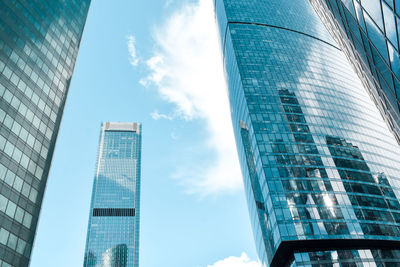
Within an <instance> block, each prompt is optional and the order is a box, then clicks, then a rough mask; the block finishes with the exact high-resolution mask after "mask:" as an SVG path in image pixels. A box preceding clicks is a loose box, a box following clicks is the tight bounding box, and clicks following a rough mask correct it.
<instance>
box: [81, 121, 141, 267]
mask: <svg viewBox="0 0 400 267" xmlns="http://www.w3.org/2000/svg"><path fill="white" fill-rule="evenodd" d="M109 125H111V126H109ZM129 125H136V126H135V127H132V129H136V130H126V128H129V127H127V126H129ZM121 129H124V130H121ZM140 153H141V128H140V126H139V124H137V123H135V124H132V123H105V124H103V126H102V130H101V136H100V145H99V155H98V159H97V167H96V174H95V178H94V183H93V192H92V203H91V208H90V217H89V226H88V234H87V240H86V252H85V260H84V264H83V266H85V267H89V266H93V267H95V266H96V267H97V266H120V267H127V266H134V267H137V266H138V264H139V258H138V257H139V255H138V251H139V248H138V245H139V198H140Z"/></svg>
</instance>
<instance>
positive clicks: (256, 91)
mask: <svg viewBox="0 0 400 267" xmlns="http://www.w3.org/2000/svg"><path fill="white" fill-rule="evenodd" d="M215 9H216V16H217V20H218V25H219V30H220V36H221V38H220V39H221V42H222V49H223V60H224V66H225V71H226V76H227V81H228V93H229V100H230V105H231V112H232V122H233V127H234V131H235V138H236V144H237V149H238V153H239V159H240V164H241V168H242V174H243V178H244V185H245V191H246V195H247V201H248V206H249V213H250V218H251V224H252V227H253V233H254V238H255V242H256V247H257V250H258V255H259V258H260V260H261V262H262V264H263V265H264V266H279V267H281V266H292V267H293V266H307V267H309V266H313V267H314V266H400V249H399V248H400V203H399V197H400V195H399V193H400V192H399V186H400V148H399V145H398V143H397V142H396V139H395V137H394V136H393V133H392V132H391V131H390V130H389V128H388V126H387V124H386V123H385V121H384V119H383V118H382V115H381V114H380V112H379V111H378V109H377V107H376V106H375V104H374V103H373V101H372V100H371V97H370V96H369V94H368V93H367V90H365V89H364V87H363V85H362V83H361V81H360V79H359V78H358V77H357V75H356V74H355V72H354V71H353V69H352V68H351V67H350V65H349V63H348V61H347V59H346V57H345V55H344V54H343V52H342V51H341V50H340V49H339V47H338V45H337V44H336V43H335V42H334V41H333V39H332V38H331V37H330V34H329V33H328V32H327V30H326V28H325V27H324V25H323V24H322V22H321V20H320V19H319V17H318V16H317V14H316V12H315V11H314V9H313V7H312V5H311V3H310V2H309V0H215Z"/></svg>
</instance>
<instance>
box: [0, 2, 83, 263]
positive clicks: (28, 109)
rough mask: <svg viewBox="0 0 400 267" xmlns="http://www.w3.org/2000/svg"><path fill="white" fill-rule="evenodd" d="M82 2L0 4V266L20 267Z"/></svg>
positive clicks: (62, 100)
mask: <svg viewBox="0 0 400 267" xmlns="http://www.w3.org/2000/svg"><path fill="white" fill-rule="evenodd" d="M89 5H90V0H0V266H28V265H29V259H30V256H31V251H32V244H33V242H34V238H35V232H36V228H37V222H38V218H39V213H40V208H41V205H42V200H43V194H44V191H45V188H46V183H47V177H48V174H49V169H50V165H51V160H52V156H53V151H54V146H55V143H56V139H57V134H58V130H59V127H60V122H61V117H62V114H63V110H64V105H65V101H66V98H67V93H68V89H69V85H70V82H71V77H72V73H73V69H74V65H75V61H76V57H77V55H78V50H79V44H80V41H81V37H82V32H83V28H84V25H85V21H86V17H87V13H88V9H89Z"/></svg>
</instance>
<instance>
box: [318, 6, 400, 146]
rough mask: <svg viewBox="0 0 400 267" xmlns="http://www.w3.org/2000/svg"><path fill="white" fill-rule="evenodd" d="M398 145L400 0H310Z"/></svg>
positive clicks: (399, 111) (399, 129) (399, 112)
mask: <svg viewBox="0 0 400 267" xmlns="http://www.w3.org/2000/svg"><path fill="white" fill-rule="evenodd" d="M310 2H312V4H313V5H314V7H315V9H316V10H317V12H318V13H319V15H320V16H321V18H322V19H323V20H324V22H325V23H326V25H327V26H328V29H329V30H330V31H331V33H332V34H333V36H335V37H336V39H337V41H338V43H339V44H340V45H341V48H342V49H343V50H344V51H345V52H346V55H347V56H348V58H349V59H350V62H352V63H353V67H354V68H355V69H356V71H357V73H358V74H359V77H360V78H361V79H362V81H363V83H364V85H365V86H366V87H367V88H368V89H369V91H370V93H371V95H372V96H373V97H374V101H375V102H376V104H377V105H378V108H379V109H380V111H381V112H382V114H383V116H384V117H385V118H386V120H387V122H388V124H389V127H390V128H391V129H392V130H393V131H394V134H395V136H396V138H397V140H398V142H399V143H400V53H399V38H400V35H399V31H400V1H397V0H395V1H394V0H363V1H361V0H339V1H336V0H310Z"/></svg>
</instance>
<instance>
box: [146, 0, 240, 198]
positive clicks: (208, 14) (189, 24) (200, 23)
mask: <svg viewBox="0 0 400 267" xmlns="http://www.w3.org/2000/svg"><path fill="white" fill-rule="evenodd" d="M154 39H155V43H156V48H155V50H154V51H153V56H152V57H151V58H150V59H148V60H147V62H146V65H147V67H148V68H149V71H150V72H149V74H148V76H147V77H145V78H143V79H142V80H141V81H140V83H141V84H142V85H144V86H150V85H155V86H156V88H157V90H158V93H159V95H160V96H161V97H162V98H163V99H164V100H165V101H167V102H169V103H172V104H174V105H175V110H174V115H175V116H178V117H180V118H183V119H185V120H203V121H204V125H205V127H204V129H205V130H207V131H208V134H207V135H208V136H209V138H208V140H206V141H205V142H206V146H205V147H207V148H208V149H209V150H210V151H213V152H214V155H216V156H215V157H216V160H215V161H213V163H212V164H208V165H207V166H199V169H198V170H196V171H194V170H193V168H192V167H188V168H184V167H182V168H181V169H179V170H177V172H176V176H177V177H178V178H180V179H181V181H182V182H183V183H184V184H185V185H186V186H187V188H188V190H190V192H191V193H199V194H201V195H207V194H211V193H218V192H222V191H227V192H232V191H234V190H237V189H239V188H242V181H241V174H240V168H239V163H238V158H237V152H236V147H235V142H234V136H233V130H232V124H231V121H230V112H229V103H228V97H227V92H226V83H225V79H224V75H223V67H222V57H221V53H220V47H219V38H218V32H217V27H216V23H215V18H214V9H213V2H212V0H199V1H198V2H196V3H188V4H186V5H184V6H183V7H181V8H180V9H179V10H177V11H175V12H174V13H172V15H171V16H169V17H168V18H167V20H166V21H165V22H164V23H163V24H162V25H161V26H159V27H157V28H156V29H155V32H154ZM203 147H204V146H203ZM187 177H190V178H187Z"/></svg>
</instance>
